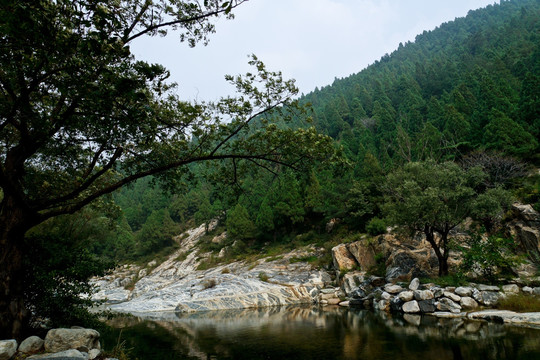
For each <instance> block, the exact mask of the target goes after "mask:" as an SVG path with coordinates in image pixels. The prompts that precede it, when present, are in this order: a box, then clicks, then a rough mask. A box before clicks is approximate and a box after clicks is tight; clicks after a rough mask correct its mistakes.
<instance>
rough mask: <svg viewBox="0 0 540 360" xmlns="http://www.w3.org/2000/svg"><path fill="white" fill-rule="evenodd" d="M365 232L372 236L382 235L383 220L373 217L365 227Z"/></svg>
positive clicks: (384, 229) (384, 228)
mask: <svg viewBox="0 0 540 360" xmlns="http://www.w3.org/2000/svg"><path fill="white" fill-rule="evenodd" d="M366 231H367V232H368V233H369V234H370V235H373V236H375V235H380V234H384V233H385V232H386V224H385V222H384V220H383V219H379V218H376V217H374V218H373V219H371V220H370V221H369V222H368V224H367V225H366Z"/></svg>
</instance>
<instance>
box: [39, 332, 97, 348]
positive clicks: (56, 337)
mask: <svg viewBox="0 0 540 360" xmlns="http://www.w3.org/2000/svg"><path fill="white" fill-rule="evenodd" d="M82 347H85V348H87V349H88V350H92V349H101V346H100V344H99V333H98V332H97V331H96V330H93V329H52V330H49V332H48V333H47V336H46V337H45V350H46V351H48V352H53V353H56V352H60V351H64V350H69V349H79V348H82Z"/></svg>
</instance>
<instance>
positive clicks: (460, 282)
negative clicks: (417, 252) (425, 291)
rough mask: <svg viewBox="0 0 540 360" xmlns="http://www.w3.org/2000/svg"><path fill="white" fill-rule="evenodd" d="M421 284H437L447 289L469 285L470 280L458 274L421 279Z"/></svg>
mask: <svg viewBox="0 0 540 360" xmlns="http://www.w3.org/2000/svg"><path fill="white" fill-rule="evenodd" d="M420 283H422V284H426V283H435V284H437V285H439V286H441V287H447V286H454V287H458V286H464V285H467V284H468V283H469V281H468V279H467V278H465V277H463V276H459V275H458V274H451V275H446V276H438V277H432V278H421V279H420Z"/></svg>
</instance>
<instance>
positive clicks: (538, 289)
mask: <svg viewBox="0 0 540 360" xmlns="http://www.w3.org/2000/svg"><path fill="white" fill-rule="evenodd" d="M532 293H533V295H540V287H535V288H533V289H532Z"/></svg>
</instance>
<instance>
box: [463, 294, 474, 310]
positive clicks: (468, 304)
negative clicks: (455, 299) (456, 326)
mask: <svg viewBox="0 0 540 360" xmlns="http://www.w3.org/2000/svg"><path fill="white" fill-rule="evenodd" d="M460 304H461V307H462V308H463V309H466V310H471V309H476V308H477V307H478V303H477V302H476V300H474V299H473V298H472V297H468V296H464V297H462V298H461V300H460Z"/></svg>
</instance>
